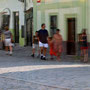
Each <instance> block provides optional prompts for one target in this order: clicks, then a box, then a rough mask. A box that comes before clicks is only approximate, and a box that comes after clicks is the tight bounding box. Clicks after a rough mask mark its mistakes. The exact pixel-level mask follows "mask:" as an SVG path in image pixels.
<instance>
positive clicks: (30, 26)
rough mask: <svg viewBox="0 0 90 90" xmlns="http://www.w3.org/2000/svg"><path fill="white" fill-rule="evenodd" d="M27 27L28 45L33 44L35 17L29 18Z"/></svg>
mask: <svg viewBox="0 0 90 90" xmlns="http://www.w3.org/2000/svg"><path fill="white" fill-rule="evenodd" d="M26 27H27V31H26V36H27V37H26V43H27V46H32V31H33V19H32V18H29V19H28V20H27V21H26Z"/></svg>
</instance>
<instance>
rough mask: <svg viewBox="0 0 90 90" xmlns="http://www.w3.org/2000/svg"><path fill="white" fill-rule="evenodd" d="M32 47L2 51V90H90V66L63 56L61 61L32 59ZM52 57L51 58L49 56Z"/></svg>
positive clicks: (0, 63) (0, 71)
mask: <svg viewBox="0 0 90 90" xmlns="http://www.w3.org/2000/svg"><path fill="white" fill-rule="evenodd" d="M30 55H31V48H30V47H15V48H14V53H13V56H8V55H5V51H2V50H1V51H0V90H90V79H89V78H90V63H87V64H84V63H81V62H80V61H79V60H76V58H73V59H74V60H69V59H72V58H69V57H68V58H67V56H66V57H65V56H62V61H61V62H58V61H56V60H53V61H51V60H49V58H48V60H47V61H41V60H40V59H37V58H31V57H30ZM48 57H49V56H48Z"/></svg>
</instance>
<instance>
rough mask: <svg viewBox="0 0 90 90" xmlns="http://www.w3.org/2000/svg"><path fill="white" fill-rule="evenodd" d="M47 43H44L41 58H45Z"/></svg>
mask: <svg viewBox="0 0 90 90" xmlns="http://www.w3.org/2000/svg"><path fill="white" fill-rule="evenodd" d="M47 48H48V44H44V48H43V59H44V60H46V52H47Z"/></svg>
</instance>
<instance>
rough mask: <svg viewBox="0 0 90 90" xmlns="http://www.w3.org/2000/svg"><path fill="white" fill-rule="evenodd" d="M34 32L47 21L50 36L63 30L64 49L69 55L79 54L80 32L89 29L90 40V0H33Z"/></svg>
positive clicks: (89, 39) (89, 36) (89, 38)
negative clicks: (38, 0) (57, 30)
mask: <svg viewBox="0 0 90 90" xmlns="http://www.w3.org/2000/svg"><path fill="white" fill-rule="evenodd" d="M33 4H34V5H33V8H34V10H33V15H34V16H33V17H34V19H33V23H34V32H35V31H36V30H39V29H40V28H41V24H42V23H45V24H46V28H47V30H48V32H49V35H50V36H53V34H54V33H55V32H56V29H57V28H59V29H60V30H61V32H60V33H61V35H62V37H63V41H64V43H63V44H64V51H65V53H66V54H68V55H75V54H77V49H78V46H77V42H78V34H79V33H81V31H82V29H84V28H86V29H87V34H88V42H90V25H89V24H90V18H89V17H90V0H41V1H40V2H39V3H37V0H34V1H33Z"/></svg>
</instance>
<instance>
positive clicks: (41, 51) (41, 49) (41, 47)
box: [39, 42, 43, 59]
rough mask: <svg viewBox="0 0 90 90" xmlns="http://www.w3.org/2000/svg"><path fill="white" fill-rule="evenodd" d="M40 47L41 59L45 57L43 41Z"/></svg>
mask: <svg viewBox="0 0 90 90" xmlns="http://www.w3.org/2000/svg"><path fill="white" fill-rule="evenodd" d="M39 48H40V54H41V59H43V43H42V42H39Z"/></svg>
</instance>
